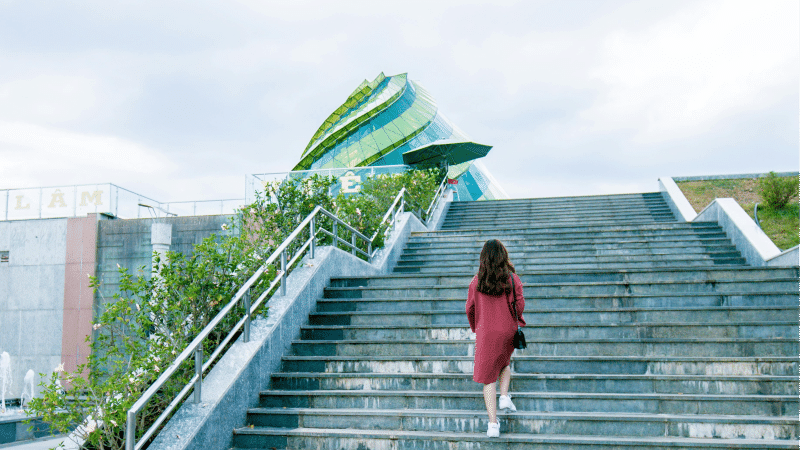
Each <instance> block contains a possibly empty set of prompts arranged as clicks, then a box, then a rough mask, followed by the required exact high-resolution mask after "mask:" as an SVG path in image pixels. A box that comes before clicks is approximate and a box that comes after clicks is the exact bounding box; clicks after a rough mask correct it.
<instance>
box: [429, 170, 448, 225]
mask: <svg viewBox="0 0 800 450" xmlns="http://www.w3.org/2000/svg"><path fill="white" fill-rule="evenodd" d="M447 181H448V178H447V177H444V179H442V182H441V183H439V188H438V189H436V193H435V194H433V198H432V199H431V204H430V205H428V209H426V210H425V220H424V222H425V225H426V226H427V225H429V223H428V222H429V221H430V220H431V215H432V214H433V212H434V211H436V208H438V207H439V202H440V201H441V200H442V198H444V195H442V194H444V191H445V189H447V184H448V183H447Z"/></svg>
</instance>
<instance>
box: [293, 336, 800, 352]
mask: <svg viewBox="0 0 800 450" xmlns="http://www.w3.org/2000/svg"><path fill="white" fill-rule="evenodd" d="M527 341H528V348H526V349H524V350H516V351H515V353H516V354H518V355H526V356H527V355H530V356H533V355H587V356H597V355H615V356H632V355H633V356H646V355H661V356H682V355H683V356H704V355H716V356H724V357H732V356H736V355H741V356H757V355H761V356H764V355H786V354H794V353H798V342H797V337H796V336H795V337H793V338H764V339H760V338H705V339H691V338H686V339H672V338H670V339H663V338H660V339H650V338H647V339H644V338H642V339H614V340H609V339H527ZM292 348H293V350H294V354H296V355H319V356H323V355H331V356H332V355H348V356H354V357H355V356H358V357H363V356H378V355H387V356H388V355H405V356H410V357H413V356H454V355H472V354H473V353H472V352H473V348H474V341H473V340H468V339H462V340H448V341H441V342H430V341H427V340H370V341H363V340H361V341H347V340H325V341H323V340H317V341H302V340H300V341H294V342H293V343H292Z"/></svg>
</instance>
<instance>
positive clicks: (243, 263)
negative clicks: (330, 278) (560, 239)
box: [28, 170, 444, 450]
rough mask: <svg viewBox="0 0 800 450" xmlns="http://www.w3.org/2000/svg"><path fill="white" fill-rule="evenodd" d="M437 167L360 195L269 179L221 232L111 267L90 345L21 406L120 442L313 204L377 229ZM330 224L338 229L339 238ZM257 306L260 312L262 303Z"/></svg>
mask: <svg viewBox="0 0 800 450" xmlns="http://www.w3.org/2000/svg"><path fill="white" fill-rule="evenodd" d="M443 176H444V175H443V173H441V172H439V171H436V170H431V171H412V172H406V173H403V174H399V175H381V176H376V177H374V178H372V179H369V180H367V181H365V182H364V183H363V184H362V190H361V193H360V194H359V195H354V196H350V197H345V196H344V195H341V194H340V195H338V196H336V197H335V198H332V197H331V196H330V195H329V191H330V187H331V186H332V184H333V182H334V180H333V179H332V178H326V177H320V176H313V177H310V178H306V179H302V180H294V181H284V182H283V183H273V184H270V185H267V186H266V187H265V192H264V194H263V195H259V196H257V198H256V200H255V202H254V203H252V204H250V205H247V206H245V207H243V208H242V209H241V210H239V211H237V214H236V215H235V217H234V218H232V219H231V221H230V223H229V224H227V225H226V226H223V229H224V231H226V233H223V234H220V235H211V236H209V237H208V238H206V239H204V240H203V241H202V242H201V243H200V244H198V245H196V246H195V247H194V251H193V253H192V255H190V256H187V255H183V254H181V253H176V252H168V253H167V257H166V258H165V260H163V261H162V260H159V259H158V258H157V257H156V260H155V264H153V269H152V273H151V274H150V276H146V274H145V268H144V267H142V268H140V272H139V273H138V274H136V275H135V276H134V275H132V274H130V273H128V271H127V270H126V269H124V268H119V273H120V278H121V279H120V291H119V293H117V294H115V295H114V296H113V301H109V302H107V303H104V305H103V308H104V309H103V311H102V312H100V313H99V314H98V315H97V317H95V323H94V325H93V327H94V329H95V337H94V339H90V337H87V341H89V342H90V344H89V345H90V348H91V349H92V351H91V354H90V355H89V357H88V362H87V364H84V365H81V366H79V367H78V368H77V370H76V371H75V372H72V373H65V372H64V369H63V364H62V365H60V366H59V367H57V368H56V370H55V371H54V372H53V373H52V374H51V375H50V376H47V375H44V374H42V378H43V379H44V380H46V381H43V382H42V383H41V385H40V386H41V388H42V389H41V390H40V393H41V395H40V397H37V398H35V399H33V400H32V401H31V402H30V406H29V409H28V414H29V415H39V416H42V418H43V420H44V421H45V422H46V423H49V424H50V427H51V430H52V431H54V432H58V433H68V432H70V431H71V430H72V429H74V428H75V427H76V426H78V425H79V424H81V423H83V422H84V421H88V426H87V427H85V428H82V430H83V433H82V436H81V437H83V438H84V439H86V441H87V442H86V444H85V445H86V447H87V448H97V449H103V450H105V449H115V450H116V449H122V448H124V424H125V421H126V420H127V417H126V414H127V411H128V409H130V408H131V407H132V406H133V404H134V403H135V401H136V400H137V399H139V398H140V397H141V395H142V394H143V393H144V391H145V390H146V389H147V388H148V387H149V386H150V385H151V384H152V383H153V382H154V381H155V380H156V379H157V378H158V376H159V375H160V374H161V373H162V372H163V370H165V369H166V368H167V367H169V365H170V364H171V362H172V361H174V359H175V357H176V356H177V355H178V354H179V353H180V352H182V351H183V350H184V349H185V348H186V346H187V345H188V344H189V343H190V342H191V341H192V339H194V337H195V336H197V334H198V333H199V332H200V331H201V330H202V329H203V328H204V327H205V326H206V325H207V324H208V323H209V321H210V320H211V319H212V318H213V317H214V316H216V314H217V313H218V312H219V311H220V310H221V309H222V308H223V307H224V306H225V305H226V304H227V303H228V302H229V301H230V300H231V298H233V296H234V295H235V293H236V291H237V290H238V289H239V288H240V287H241V286H242V285H243V284H244V283H245V281H246V280H248V279H249V278H250V277H251V276H252V274H253V273H254V272H255V271H256V270H257V269H258V268H259V267H260V266H261V265H262V264H263V260H264V259H265V258H267V257H268V256H269V255H270V254H272V252H274V251H275V249H276V248H277V247H278V246H279V245H280V244H281V243H282V242H283V241H284V240H285V238H286V237H288V235H289V234H290V233H291V232H292V231H294V229H295V228H296V227H297V225H299V224H300V222H301V221H302V220H303V219H305V217H306V216H308V214H309V213H310V212H311V211H312V210H313V209H314V208H315V207H316V206H317V205H320V206H322V207H323V208H325V209H327V210H329V211H331V212H332V213H334V214H336V215H337V216H339V217H340V218H341V219H342V220H343V221H344V222H346V223H349V224H350V225H351V226H353V227H354V228H356V229H357V230H359V231H360V232H361V233H362V234H365V235H366V236H368V237H369V236H372V234H373V233H375V232H376V231H383V230H385V229H386V227H387V225H385V224H384V225H380V224H379V222H380V220H381V218H382V217H383V214H384V213H385V212H386V210H387V209H388V208H389V206H390V205H391V202H392V201H393V200H394V197H395V195H396V194H397V192H398V191H399V190H400V189H401V188H402V187H403V186H405V187H406V189H407V190H408V191H409V195H408V196H407V197H406V200H407V201H408V202H409V203H410V204H411V205H412V206H411V208H412V209H413V210H419V211H424V210H425V209H426V208H427V207H428V204H429V203H430V201H431V200H432V196H433V194H434V192H435V190H436V188H437V186H438V184H439V182H440V181H441V180H442V177H443ZM318 227H325V228H326V229H328V230H331V229H332V227H331V223H330V219H327V220H326V219H324V218H320V220H319V221H318ZM339 228H340V231H339V235H340V237H341V238H342V239H346V238H348V237H349V235H348V233H347V232H346V231H344V230H342V228H343V227H339ZM320 236H321V237H320V239H319V242H320V244H321V245H324V244H329V243H332V238H331V237H329V236H327V235H320ZM382 238H383V233H382V232H379V233H378V238H376V242H375V248H378V247H380V246H382V245H383V241H382ZM307 239H308V235H306V236H305V237H303V238H302V239H298V240H296V241H295V242H294V243H293V244H292V246H291V247H290V248H289V249H288V250H289V253H290V254H293V253H294V252H295V251H296V250H297V249H298V248H299V247H300V246H301V245H302V244H303V242H304V241H305V240H307ZM346 240H347V239H346ZM362 250H366V249H365V248H362ZM275 276H276V270H275V266H274V265H273V266H271V267H270V268H269V269H268V270H267V272H266V274H265V276H264V277H262V278H261V279H260V281H259V282H258V283H257V284H256V285H254V287H253V291H252V294H253V298H256V297H257V296H258V295H260V294H261V293H263V291H264V290H265V289H266V288H267V287H268V285H269V283H271V282H272V281H273V280H274V279H275ZM98 286H99V283H98V280H97V279H96V278H94V279H92V287H94V288H97V287H98ZM238 308H239V311H237V314H230V315H228V316H227V318H226V319H225V320H224V321H223V323H221V324H220V325H218V326H217V327H216V328H215V330H214V332H213V333H212V334H211V335H210V336H209V338H208V339H206V340H205V342H204V354H205V355H209V354H210V353H211V352H213V350H214V349H215V348H216V347H217V346H218V345H219V343H220V342H221V341H222V339H224V338H225V336H227V334H228V333H229V331H230V330H231V329H232V328H233V326H234V325H235V322H236V319H238V318H239V317H242V315H243V314H244V310H243V309H242V308H241V307H238ZM259 313H261V314H266V309H264V310H263V311H260V312H259ZM193 373H194V365H193V361H192V358H189V360H187V361H185V362H184V363H183V364H182V365H181V366H180V367H179V368H178V370H177V371H176V373H175V375H173V376H172V377H171V378H170V379H169V381H168V382H167V383H166V384H165V385H164V386H163V387H162V388H161V390H160V391H159V392H158V393H157V394H156V395H155V396H154V397H153V398H152V400H150V402H149V403H148V404H147V406H146V407H145V409H143V410H142V412H140V413H139V415H138V416H137V420H138V423H137V427H136V428H137V434H138V436H137V439H138V438H141V436H142V435H143V433H144V431H146V430H147V429H148V428H149V427H150V426H151V425H152V424H153V423H154V421H155V420H156V418H157V417H158V416H159V415H160V414H161V412H162V411H164V409H165V408H166V406H167V405H168V404H169V403H170V402H171V401H172V399H173V398H174V397H175V396H176V395H177V394H178V392H179V391H180V390H181V389H182V388H183V386H185V385H186V383H187V382H188V381H189V380H190V379H191V377H192V376H193ZM62 382H63V385H62ZM65 391H66V392H65Z"/></svg>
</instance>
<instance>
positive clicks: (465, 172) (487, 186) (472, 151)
mask: <svg viewBox="0 0 800 450" xmlns="http://www.w3.org/2000/svg"><path fill="white" fill-rule="evenodd" d="M490 149H491V146H489V145H484V144H479V143H477V142H473V141H472V140H471V139H470V138H469V137H468V136H467V135H466V134H465V133H464V132H462V131H461V130H460V129H458V127H456V126H455V125H453V124H452V123H451V122H450V121H449V120H448V119H447V118H446V117H445V116H444V115H442V113H441V112H440V111H439V108H438V106H437V105H436V101H435V100H434V99H433V97H431V95H430V94H429V93H428V92H427V91H426V90H425V89H424V88H423V87H422V86H421V85H420V84H419V83H417V82H414V81H411V80H409V79H408V75H407V74H400V75H394V76H390V77H387V76H385V75H384V74H383V73H381V74H380V75H378V76H377V77H376V78H375V79H374V80H373V81H371V82H369V81H367V80H364V82H362V83H361V84H360V85H359V86H358V87H357V88H356V89H355V91H353V93H352V94H350V96H349V97H348V98H347V100H346V101H345V102H344V103H343V104H342V105H341V106H339V107H338V108H336V110H335V111H334V112H333V113H331V115H330V116H328V118H327V119H325V121H324V122H323V123H322V125H321V126H320V127H319V129H318V130H317V131H316V133H314V136H313V137H312V138H311V141H310V142H309V143H308V146H306V149H305V150H304V151H303V154H302V157H301V159H300V162H298V163H297V165H296V166H295V168H294V170H313V169H326V168H343V167H364V166H384V165H396V164H408V165H412V166H416V167H431V166H436V165H440V164H445V163H446V164H447V165H448V167H449V170H448V176H449V177H450V178H454V179H458V180H459V185H457V190H458V191H459V198H461V199H462V200H466V199H473V200H478V199H493V198H505V197H507V195H505V192H503V190H502V188H500V187H499V186H497V184H496V182H493V180H492V178H491V176H490V175H488V174H487V173H484V172H485V169H481V168H478V167H476V166H474V165H473V164H471V161H472V160H474V159H475V158H479V157H481V156H484V155H486V153H487V152H488V151H489V150H490ZM462 178H463V181H464V183H463V185H462V183H461V181H462ZM467 186H471V187H472V188H471V189H470V188H469V187H467Z"/></svg>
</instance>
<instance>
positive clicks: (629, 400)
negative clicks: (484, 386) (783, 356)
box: [259, 390, 798, 417]
mask: <svg viewBox="0 0 800 450" xmlns="http://www.w3.org/2000/svg"><path fill="white" fill-rule="evenodd" d="M513 400H514V404H515V405H516V407H517V409H518V410H525V411H547V412H550V411H553V412H561V411H574V412H612V413H614V412H616V413H624V412H631V413H643V414H711V415H717V414H723V415H758V416H776V415H777V416H789V415H794V416H795V417H796V415H797V406H798V399H797V395H708V394H702V395H693V394H664V393H658V394H628V393H626V394H610V393H585V392H514V393H513ZM259 406H260V407H262V408H323V409H335V408H363V409H367V410H369V409H398V410H403V409H429V410H448V409H459V410H470V411H483V412H485V406H484V402H483V392H478V391H474V392H469V391H433V390H426V391H413V390H408V391H400V390H389V391H378V390H338V391H335V390H310V391H309V390H290V391H285V390H268V391H262V392H261V399H260V405H259Z"/></svg>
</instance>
